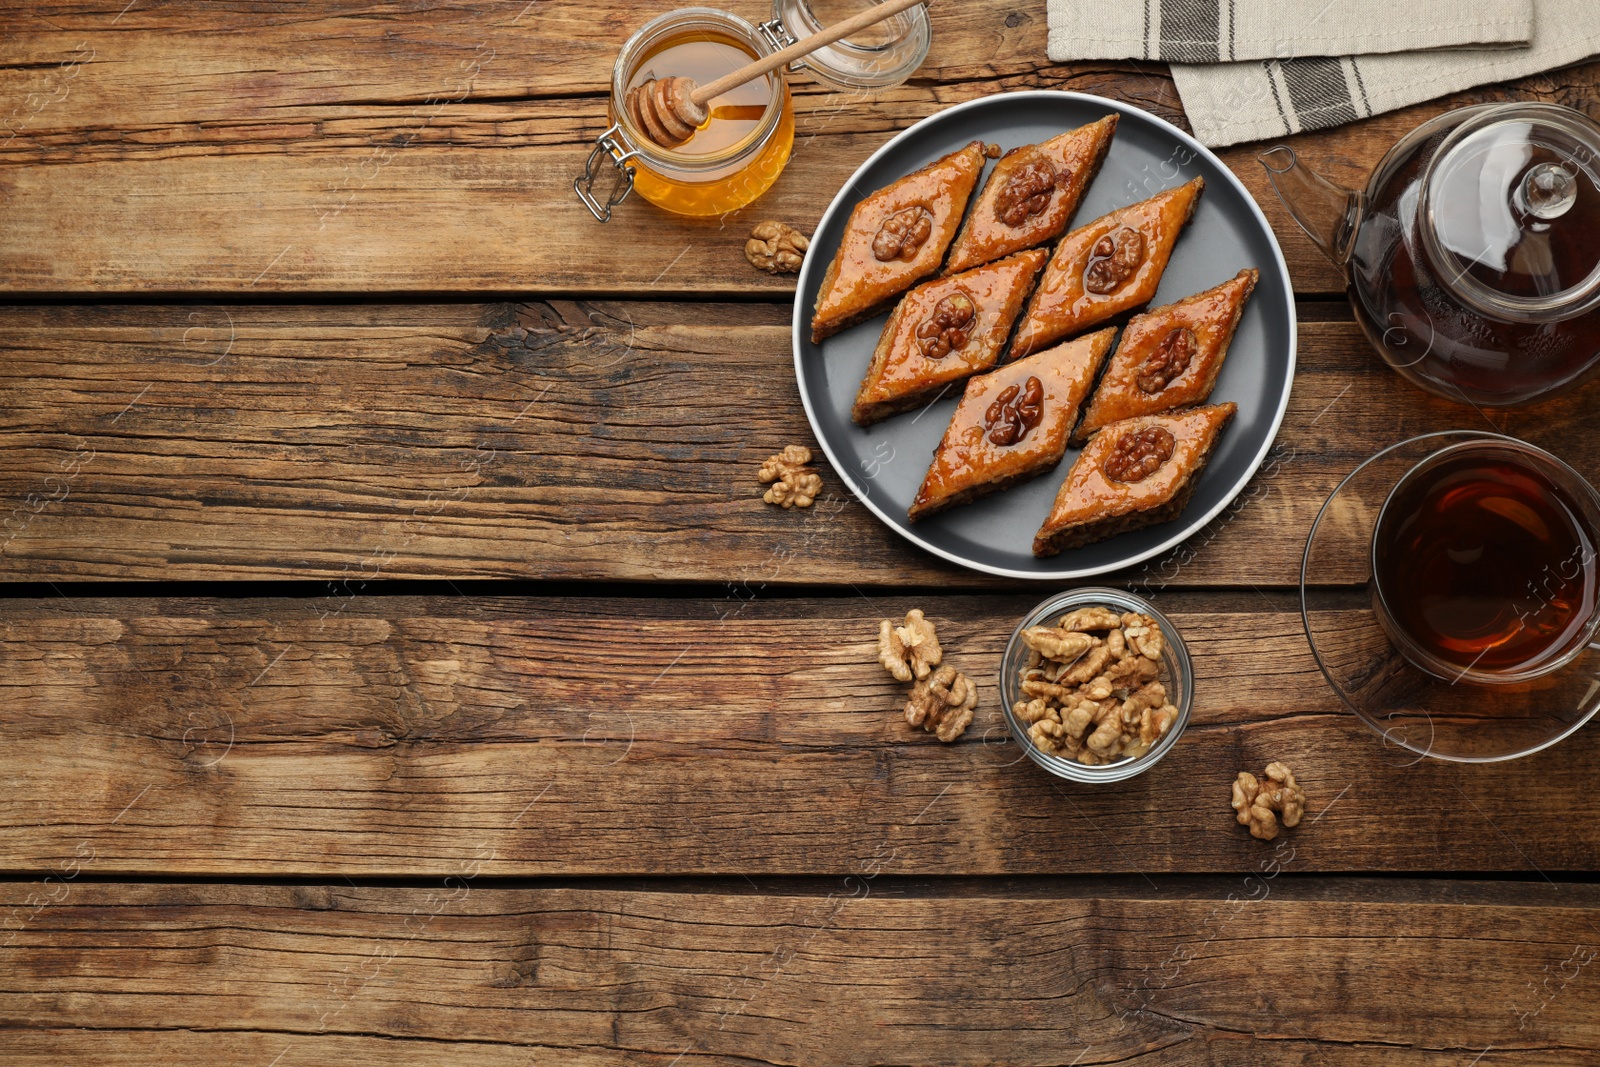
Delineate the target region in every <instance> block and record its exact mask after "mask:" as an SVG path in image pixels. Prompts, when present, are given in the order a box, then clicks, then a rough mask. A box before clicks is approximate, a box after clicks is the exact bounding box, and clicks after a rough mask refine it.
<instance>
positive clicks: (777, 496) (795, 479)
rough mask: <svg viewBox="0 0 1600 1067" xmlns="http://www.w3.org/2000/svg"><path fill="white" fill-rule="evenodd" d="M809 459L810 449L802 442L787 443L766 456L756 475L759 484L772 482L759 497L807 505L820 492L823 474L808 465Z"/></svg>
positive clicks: (784, 505) (771, 500) (772, 500)
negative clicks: (799, 443) (798, 443)
mask: <svg viewBox="0 0 1600 1067" xmlns="http://www.w3.org/2000/svg"><path fill="white" fill-rule="evenodd" d="M810 462H811V449H809V448H807V447H806V446H805V445H789V446H787V447H786V448H785V449H784V450H783V451H782V452H778V453H776V454H774V455H772V456H768V457H767V461H766V462H765V463H763V464H762V465H761V471H760V472H759V473H758V474H757V475H756V477H757V478H758V479H759V480H760V481H761V482H762V483H767V482H770V483H772V484H771V487H770V488H768V489H767V491H766V492H765V493H764V494H762V497H761V499H762V500H765V501H766V502H767V503H769V504H779V505H782V506H783V507H785V508H809V507H810V506H811V504H812V501H814V500H816V498H817V494H818V493H820V492H822V475H820V474H818V473H817V472H816V471H815V470H813V469H812V468H811V467H810V466H808V464H809V463H810Z"/></svg>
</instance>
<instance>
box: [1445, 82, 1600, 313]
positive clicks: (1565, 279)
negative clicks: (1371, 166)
mask: <svg viewBox="0 0 1600 1067" xmlns="http://www.w3.org/2000/svg"><path fill="white" fill-rule="evenodd" d="M1423 196H1424V198H1425V200H1424V203H1423V205H1422V210H1423V218H1424V219H1425V220H1426V222H1427V225H1424V226H1423V227H1422V233H1423V238H1424V241H1425V243H1426V245H1427V249H1428V253H1429V257H1430V258H1431V259H1432V260H1433V263H1434V266H1435V267H1436V268H1437V270H1438V272H1439V274H1440V281H1441V282H1442V283H1443V284H1444V285H1446V286H1447V287H1449V288H1450V289H1451V290H1453V291H1454V292H1456V293H1457V295H1459V296H1460V297H1462V299H1463V300H1464V301H1465V302H1467V303H1468V304H1471V305H1473V306H1475V307H1477V308H1478V309H1479V310H1480V311H1483V312H1486V313H1488V314H1491V315H1496V316H1500V317H1503V318H1509V319H1513V320H1519V321H1533V322H1548V321H1554V320H1558V319H1564V318H1569V317H1571V316H1573V315H1576V314H1579V313H1581V312H1584V311H1588V310H1590V309H1591V308H1593V307H1595V306H1596V305H1597V304H1600V241H1597V240H1596V239H1595V234H1596V233H1600V126H1596V125H1595V123H1594V122H1593V121H1592V120H1590V119H1589V117H1588V116H1587V115H1584V114H1583V113H1582V112H1579V111H1574V110H1573V109H1571V108H1567V107H1562V106H1560V105H1557V104H1506V105H1502V106H1496V107H1487V108H1484V109H1482V111H1481V112H1480V113H1479V114H1477V115H1474V116H1473V117H1471V118H1469V119H1467V120H1466V121H1465V122H1463V123H1462V124H1461V125H1460V126H1458V127H1457V128H1456V129H1455V130H1454V131H1452V132H1451V133H1450V135H1449V136H1448V137H1446V138H1445V140H1444V141H1443V142H1442V143H1441V144H1440V145H1439V149H1438V151H1437V152H1436V153H1435V155H1434V158H1433V160H1432V162H1430V163H1429V165H1428V169H1427V172H1426V174H1425V175H1424V176H1423Z"/></svg>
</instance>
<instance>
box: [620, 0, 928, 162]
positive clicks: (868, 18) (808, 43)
mask: <svg viewBox="0 0 1600 1067" xmlns="http://www.w3.org/2000/svg"><path fill="white" fill-rule="evenodd" d="M923 2H924V0H884V2H883V3H881V4H877V5H876V6H874V7H869V8H867V10H865V11H863V12H861V13H860V14H859V15H855V16H853V17H851V18H847V19H845V20H844V21H843V22H837V23H834V24H833V25H832V26H828V27H826V28H824V29H820V30H818V31H817V32H816V33H813V34H812V35H811V36H810V37H807V38H806V39H805V40H802V41H796V42H795V43H794V44H792V45H789V46H788V47H787V48H780V49H779V50H778V51H776V52H774V53H772V54H771V55H769V56H763V57H762V58H760V59H758V60H756V61H755V62H753V63H746V64H745V65H744V66H742V67H740V68H739V69H738V70H735V71H733V72H731V73H729V74H724V75H723V76H722V77H720V78H718V79H717V80H716V81H714V82H711V83H710V84H708V85H700V86H696V85H695V81H694V79H693V78H676V77H674V78H651V79H650V80H649V81H647V82H642V83H640V84H639V85H636V86H634V87H633V88H632V89H629V90H628V95H627V97H625V100H626V104H627V108H628V115H629V117H630V118H632V119H633V124H634V125H635V126H637V127H639V129H641V130H643V131H644V132H645V133H646V134H647V135H649V137H650V139H651V140H652V141H654V142H656V144H658V145H660V146H661V147H662V148H676V147H677V146H678V145H680V144H682V143H683V142H685V141H687V140H688V139H689V138H690V137H691V136H693V135H694V132H695V131H696V130H698V129H699V128H700V127H701V126H703V125H705V123H706V120H707V119H708V118H710V114H709V112H707V111H706V105H707V104H709V103H710V102H711V101H713V100H715V99H716V98H717V97H719V96H721V95H722V94H723V93H725V92H727V91H728V90H729V89H733V88H736V87H738V86H740V85H743V84H744V83H745V82H748V81H755V80H756V79H757V78H759V77H761V76H762V75H764V74H769V73H771V72H772V71H774V70H777V69H778V68H779V67H782V66H786V65H787V64H789V63H792V62H793V61H794V60H796V59H799V58H800V57H801V56H804V55H809V54H811V53H812V52H815V51H816V50H817V49H819V48H821V47H823V46H824V45H830V44H832V43H833V42H835V41H837V40H839V39H840V38H843V37H848V36H850V35H851V34H852V33H855V32H857V31H858V30H863V29H866V28H867V27H868V26H871V25H874V24H875V23H879V22H882V21H883V20H884V19H886V18H888V17H889V16H891V15H897V14H899V13H900V12H902V11H904V10H906V9H907V8H911V7H916V6H917V5H918V4H921V3H923Z"/></svg>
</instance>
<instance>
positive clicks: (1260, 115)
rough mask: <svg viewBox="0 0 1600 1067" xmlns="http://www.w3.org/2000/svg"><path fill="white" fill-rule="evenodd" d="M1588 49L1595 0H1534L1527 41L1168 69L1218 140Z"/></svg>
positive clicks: (1195, 121) (1424, 93)
mask: <svg viewBox="0 0 1600 1067" xmlns="http://www.w3.org/2000/svg"><path fill="white" fill-rule="evenodd" d="M1288 43H1289V44H1290V45H1291V46H1292V45H1293V42H1292V41H1290V42H1288ZM1596 54H1600V0H1536V3H1535V5H1534V25H1533V37H1532V40H1531V42H1530V44H1529V46H1528V47H1527V48H1512V49H1508V48H1461V49H1448V50H1442V51H1430V52H1398V53H1391V54H1388V55H1361V56H1329V57H1312V56H1306V57H1304V58H1301V57H1300V55H1299V54H1298V53H1294V52H1291V53H1290V54H1289V56H1288V57H1284V58H1278V59H1269V60H1265V61H1263V62H1260V63H1219V64H1211V65H1208V66H1199V65H1188V64H1176V65H1174V66H1173V68H1172V78H1173V81H1174V82H1175V83H1176V85H1177V88H1178V96H1179V97H1181V98H1182V100H1183V108H1184V112H1185V113H1186V114H1187V115H1188V117H1189V123H1190V125H1191V126H1192V127H1193V129H1194V134H1195V136H1196V137H1197V138H1199V139H1200V141H1201V142H1202V143H1204V144H1208V145H1226V144H1236V143H1238V142H1240V141H1255V140H1260V139H1262V138H1265V137H1282V136H1284V135H1286V134H1291V133H1299V132H1300V131H1301V130H1320V129H1327V128H1328V127H1330V126H1338V125H1340V124H1342V123H1346V122H1353V121H1354V120H1356V119H1359V118H1366V117H1367V116H1368V115H1376V114H1378V113H1380V112H1384V111H1393V110H1395V109H1396V108H1402V107H1407V106H1409V105H1411V104H1417V103H1421V102H1422V101H1424V100H1432V99H1434V98H1435V97H1439V96H1444V95H1446V94H1448V93H1454V92H1458V91H1460V90H1462V89H1470V88H1472V87H1473V86H1476V85H1487V84H1489V83H1490V82H1498V81H1506V80H1508V79H1511V78H1522V77H1526V76H1527V75H1529V74H1539V73H1542V72H1544V71H1550V70H1555V69H1557V68H1559V67H1566V66H1571V65H1572V64H1574V63H1579V62H1582V61H1583V60H1585V59H1588V58H1590V57H1591V56H1594V55H1596Z"/></svg>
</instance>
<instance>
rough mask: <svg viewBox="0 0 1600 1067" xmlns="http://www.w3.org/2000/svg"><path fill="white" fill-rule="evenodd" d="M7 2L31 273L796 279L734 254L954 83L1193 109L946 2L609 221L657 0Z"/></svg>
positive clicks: (1363, 161) (1237, 155)
mask: <svg viewBox="0 0 1600 1067" xmlns="http://www.w3.org/2000/svg"><path fill="white" fill-rule="evenodd" d="M6 6H7V7H8V8H9V9H10V10H9V11H8V12H7V13H6V15H7V19H6V21H7V22H8V23H9V25H8V34H7V36H6V37H5V38H4V44H3V48H4V52H3V53H0V59H3V62H0V203H3V204H4V207H5V213H6V226H5V228H4V230H0V289H3V290H9V291H12V292H16V293H58V294H59V293H82V294H88V293H96V294H104V293H133V292H137V293H174V292H215V293H224V292H226V293H244V292H249V293H261V292H308V291H318V292H340V293H350V292H369V291H380V290H381V291H388V292H396V293H416V292H437V291H441V290H451V291H463V292H464V291H475V292H483V291H495V292H525V291H528V290H529V289H534V290H537V291H540V292H542V293H562V294H569V295H590V294H627V293H655V294H678V295H683V294H691V293H692V294H700V293H724V294H731V293H761V294H771V295H779V296H781V295H783V294H786V293H789V292H791V291H792V280H791V279H787V278H770V277H768V276H766V275H764V274H760V273H758V272H756V271H754V270H752V269H751V268H750V267H749V266H748V265H747V264H746V263H745V262H744V260H743V258H742V256H741V255H740V251H739V248H740V245H741V244H742V241H743V237H744V235H745V234H746V233H747V232H748V229H749V227H750V225H751V224H752V223H753V222H755V221H757V220H759V219H763V218H779V219H783V220H786V221H788V222H791V223H794V224H796V225H799V226H802V227H804V228H808V229H809V227H810V226H811V225H812V224H814V222H815V221H816V219H817V218H819V217H820V215H821V213H822V210H823V208H824V207H825V205H826V204H827V203H828V201H829V200H830V199H831V198H832V196H833V194H834V193H835V192H836V191H837V190H838V188H839V187H840V186H841V185H842V184H843V183H844V181H845V180H846V178H847V177H848V176H849V175H850V174H851V173H852V172H853V171H854V169H855V168H856V166H857V165H858V164H859V163H860V162H861V161H862V160H863V159H865V158H866V157H867V155H868V154H870V153H871V152H872V151H873V150H874V149H876V148H877V147H878V146H879V145H881V144H882V143H883V142H884V141H885V140H887V139H888V138H889V137H890V136H891V135H893V134H894V133H896V132H898V131H899V130H902V129H904V128H906V127H907V126H909V125H911V124H912V123H913V122H915V121H917V120H918V119H921V118H923V117H925V116H927V115H929V114H932V113H934V112H935V111H938V110H940V109H941V108H943V107H946V106H949V105H951V104H954V103H958V102H961V101H964V100H970V99H975V98H977V97H980V96H984V95H988V94H991V93H994V92H1000V91H1008V90H1016V89H1030V88H1060V89H1072V90H1077V91H1084V92H1091V93H1098V94H1101V95H1105V96H1109V97H1112V98H1115V99H1118V100H1125V101H1129V102H1132V103H1135V104H1138V105H1139V106H1142V107H1145V108H1147V109H1149V110H1152V111H1154V112H1155V113H1156V114H1159V115H1161V116H1163V117H1165V118H1169V119H1176V120H1180V121H1181V111H1180V107H1179V103H1178V100H1177V96H1176V93H1175V92H1174V90H1173V88H1172V84H1171V81H1170V80H1169V79H1168V77H1167V76H1166V74H1165V72H1164V69H1163V68H1160V67H1158V66H1144V67H1141V66H1139V65H1135V64H1126V63H1123V64H1107V63H1092V64H1073V65H1052V64H1049V63H1048V62H1047V61H1046V60H1045V36H1046V19H1045V12H1044V4H1043V3H1042V0H1030V2H1029V3H1027V4H1024V5H1021V6H1020V7H1019V6H1018V5H1017V4H1015V3H1013V2H1012V0H972V2H964V3H962V4H960V5H951V6H948V7H946V8H944V9H936V10H935V13H934V16H933V18H934V35H933V42H934V44H933V50H932V52H931V53H930V55H929V58H928V60H927V62H926V63H925V64H924V66H923V67H922V69H921V70H920V71H919V72H918V74H917V76H916V78H915V80H914V81H913V82H912V83H910V84H908V85H905V86H901V87H899V88H897V89H895V90H892V91H890V92H887V93H885V94H882V95H881V96H879V97H876V98H873V99H872V100H871V101H864V100H860V99H853V98H851V96H850V95H847V94H836V93H827V92H823V91H821V90H820V89H819V88H818V87H817V86H816V85H814V84H812V83H810V82H807V81H804V80H799V79H797V81H796V90H797V94H796V95H797V115H798V122H797V127H798V142H797V143H798V148H797V152H796V157H795V160H794V162H793V163H792V164H791V166H790V167H789V168H788V170H787V172H786V173H785V174H784V176H783V178H782V179H781V180H780V181H779V183H778V185H777V186H776V187H775V188H774V189H773V191H772V192H771V193H769V194H768V195H767V196H766V197H765V198H763V199H762V200H761V201H758V202H757V203H756V204H755V205H752V206H751V207H749V208H746V209H744V210H742V211H740V212H736V213H734V214H733V215H731V216H729V217H727V218H723V219H711V220H701V221H693V220H686V219H682V218H676V217H672V216H668V215H666V214H665V213H663V212H661V211H658V210H656V209H655V208H653V207H651V206H650V205H647V204H643V203H630V204H627V205H625V206H624V208H623V209H622V210H621V211H620V212H619V217H618V218H617V219H616V220H615V221H614V222H612V223H611V224H610V225H609V226H608V227H606V228H601V227H600V225H599V224H597V223H595V222H594V221H593V220H592V219H591V218H590V217H589V215H588V214H587V212H586V211H585V209H584V208H583V207H582V206H581V205H580V204H579V203H578V202H577V201H576V199H575V198H574V197H573V195H572V190H571V180H572V178H573V176H574V175H575V174H576V173H578V171H579V170H580V169H581V167H582V165H583V161H584V159H585V157H586V155H587V153H588V150H589V148H590V145H591V142H592V141H593V138H594V137H595V136H596V134H598V133H599V132H600V131H601V130H603V129H604V128H605V127H606V125H607V123H608V119H607V117H606V106H605V102H606V95H607V92H608V85H609V78H610V72H611V64H612V62H613V60H614V58H615V55H616V52H617V50H618V48H619V47H620V45H621V43H622V41H623V40H624V39H625V38H626V37H627V35H628V34H629V33H630V32H631V31H632V30H633V29H634V28H636V27H637V26H638V25H639V24H641V23H642V22H643V21H645V19H647V18H649V17H652V16H654V15H656V14H658V13H659V12H660V10H661V7H660V5H659V4H656V3H654V2H649V0H627V2H624V3H618V4H613V5H610V6H609V9H608V13H607V17H606V18H603V19H596V18H594V17H593V16H592V12H591V9H590V8H589V7H587V6H584V5H579V4H575V3H571V2H540V3H537V4H529V5H523V4H521V3H507V4H501V5H494V6H493V7H492V8H491V9H488V10H478V9H474V8H469V7H445V8H438V7H432V8H428V9H427V10H426V11H425V12H423V11H420V10H419V9H417V8H416V7H415V5H412V4H407V3H398V2H397V3H388V4H368V3H355V2H352V0H346V2H343V3H330V4H318V5H295V4H290V5H264V6H256V5H248V6H245V7H243V8H241V7H239V6H237V5H226V6H218V5H209V4H194V3H175V2H174V3H159V4H140V5H136V6H135V7H133V8H131V9H128V10H125V11H122V12H120V13H117V12H113V11H112V10H111V9H110V8H108V7H106V6H103V5H87V4H45V5H33V4H22V3H17V2H15V0H13V2H11V3H9V4H7V5H6ZM765 10H766V9H765V8H764V7H762V5H759V4H758V5H754V6H749V7H745V8H743V9H742V13H743V14H746V15H751V16H756V17H759V16H760V15H761V13H762V12H764V11H765ZM1597 79H1600V65H1589V66H1586V67H1582V68H1577V69H1575V70H1572V71H1567V72H1562V73H1559V74H1556V75H1551V76H1544V77H1539V78H1532V79H1526V80H1524V81H1521V82H1517V83H1513V84H1511V85H1510V86H1507V87H1504V88H1502V89H1495V90H1484V91H1479V92H1475V93H1469V94H1460V95H1458V96H1456V97H1452V98H1450V99H1449V100H1447V101H1444V102H1439V103H1434V104H1429V105H1424V106H1421V107H1417V108H1412V109H1409V110H1407V111H1405V112H1401V113H1398V114H1396V115H1390V116H1380V117H1378V118H1376V119H1373V120H1369V121H1367V122H1364V123H1361V124H1358V125H1356V126H1353V127H1350V128H1348V129H1345V130H1340V131H1335V132H1333V133H1331V134H1318V135H1310V136H1306V137H1300V138H1296V139H1294V140H1293V142H1292V143H1294V144H1295V145H1296V146H1297V148H1299V149H1301V150H1303V151H1304V152H1305V154H1306V156H1307V159H1308V160H1309V161H1312V162H1315V163H1317V164H1319V165H1322V166H1325V167H1328V168H1330V169H1331V170H1332V172H1333V173H1334V174H1335V176H1338V177H1341V178H1343V179H1345V180H1348V181H1356V180H1357V179H1359V178H1360V177H1362V176H1364V175H1365V173H1366V171H1367V170H1368V168H1370V166H1371V165H1372V164H1373V163H1374V162H1375V161H1376V160H1377V158H1378V157H1379V156H1380V155H1381V154H1382V152H1383V150H1384V149H1385V148H1386V147H1387V146H1388V145H1389V144H1391V143H1392V142H1393V141H1394V140H1395V138H1396V137H1397V136H1399V134H1401V133H1403V132H1404V131H1406V130H1408V129H1410V128H1411V127H1412V126H1413V125H1415V124H1416V123H1417V122H1419V121H1421V120H1423V119H1424V118H1427V117H1430V116H1432V115H1434V114H1437V113H1439V112H1440V111H1442V110H1443V109H1445V108H1446V107H1449V106H1454V105H1459V104H1462V103H1468V102H1473V101H1477V100H1481V99H1503V98H1507V97H1511V98H1518V99H1525V98H1539V99H1562V100H1572V99H1576V100H1578V101H1582V100H1584V99H1587V98H1588V97H1589V96H1592V94H1593V91H1594V88H1595V85H1596V81H1597ZM1224 158H1225V159H1226V160H1227V162H1228V163H1229V165H1230V166H1232V167H1233V168H1234V169H1235V170H1236V171H1237V172H1238V173H1239V174H1240V175H1241V176H1242V177H1244V179H1245V181H1246V182H1247V184H1249V185H1250V187H1251V189H1252V190H1253V191H1254V192H1255V193H1256V195H1257V197H1258V199H1260V200H1261V202H1262V204H1263V206H1264V207H1265V208H1266V209H1267V210H1268V213H1269V215H1270V217H1271V218H1272V220H1273V223H1274V225H1275V226H1277V228H1278V230H1279V233H1280V234H1281V235H1284V245H1285V252H1286V255H1287V256H1288V258H1289V259H1290V261H1291V269H1292V271H1293V272H1294V275H1295V279H1296V284H1297V287H1299V288H1301V289H1303V290H1305V291H1307V292H1311V291H1316V292H1338V291H1340V290H1341V289H1342V288H1343V284H1342V282H1341V280H1340V279H1339V277H1338V275H1337V273H1336V272H1335V271H1334V270H1333V269H1332V268H1331V267H1330V266H1329V265H1328V264H1327V263H1326V262H1325V261H1323V260H1322V258H1321V257H1320V255H1319V254H1318V253H1317V252H1316V251H1315V249H1313V248H1312V246H1311V245H1310V243H1309V242H1308V241H1306V240H1305V239H1304V238H1303V237H1302V236H1301V235H1299V234H1298V233H1297V232H1295V231H1294V228H1293V225H1292V223H1289V222H1288V220H1287V216H1286V215H1285V214H1284V213H1283V212H1282V210H1281V208H1280V207H1279V205H1278V204H1277V203H1276V200H1275V198H1273V197H1271V195H1270V193H1268V192H1266V185H1265V183H1264V181H1263V180H1262V178H1261V173H1262V172H1261V169H1260V167H1259V166H1257V164H1256V163H1255V162H1254V150H1253V149H1249V148H1245V149H1234V150H1230V151H1228V152H1227V153H1225V156H1224ZM152 218H159V219H160V224H159V225H152V223H151V220H152Z"/></svg>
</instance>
